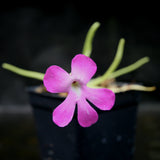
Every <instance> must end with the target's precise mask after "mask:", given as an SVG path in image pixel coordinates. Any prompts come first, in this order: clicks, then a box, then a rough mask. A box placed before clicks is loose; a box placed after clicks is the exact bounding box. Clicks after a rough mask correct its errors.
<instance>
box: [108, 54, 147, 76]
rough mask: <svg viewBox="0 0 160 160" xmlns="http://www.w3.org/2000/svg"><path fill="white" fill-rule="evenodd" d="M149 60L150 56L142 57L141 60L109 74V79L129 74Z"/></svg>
mask: <svg viewBox="0 0 160 160" xmlns="http://www.w3.org/2000/svg"><path fill="white" fill-rule="evenodd" d="M148 62H149V57H144V58H141V59H140V60H138V61H137V62H135V63H134V64H131V65H129V66H127V67H124V68H122V69H119V70H117V71H115V72H113V73H112V74H110V75H109V76H108V79H112V78H117V77H119V76H122V75H124V74H127V73H129V72H132V71H134V70H136V69H138V68H139V67H141V66H142V65H144V64H145V63H148Z"/></svg>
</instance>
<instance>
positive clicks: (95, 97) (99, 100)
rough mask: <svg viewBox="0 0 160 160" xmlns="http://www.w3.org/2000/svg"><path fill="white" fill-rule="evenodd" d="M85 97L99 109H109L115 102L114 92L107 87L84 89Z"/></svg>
mask: <svg viewBox="0 0 160 160" xmlns="http://www.w3.org/2000/svg"><path fill="white" fill-rule="evenodd" d="M84 90H85V91H84V93H85V96H86V98H87V99H88V100H89V101H90V102H91V103H93V104H94V105H95V106H96V107H98V108H99V109H101V110H110V109H111V108H112V107H113V105H114V103H115V94H114V93H113V92H112V91H111V90H109V89H107V88H88V87H86V88H85V89H84Z"/></svg>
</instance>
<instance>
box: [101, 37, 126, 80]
mask: <svg viewBox="0 0 160 160" xmlns="http://www.w3.org/2000/svg"><path fill="white" fill-rule="evenodd" d="M124 44H125V39H124V38H121V39H120V41H119V44H118V48H117V52H116V55H115V58H114V60H113V62H112V64H111V65H110V67H109V68H108V70H107V71H106V72H105V73H104V75H103V76H104V78H107V77H108V76H109V75H110V74H111V73H112V72H114V71H115V70H116V69H117V68H118V66H119V64H120V62H121V60H122V57H123V51H124Z"/></svg>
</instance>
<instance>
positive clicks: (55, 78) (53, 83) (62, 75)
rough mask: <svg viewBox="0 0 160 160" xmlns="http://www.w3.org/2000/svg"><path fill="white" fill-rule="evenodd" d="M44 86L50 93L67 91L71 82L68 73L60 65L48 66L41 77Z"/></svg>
mask: <svg viewBox="0 0 160 160" xmlns="http://www.w3.org/2000/svg"><path fill="white" fill-rule="evenodd" d="M43 83H44V86H45V87H46V89H47V91H49V92H51V93H60V92H67V91H68V90H69V87H70V84H71V83H72V81H71V78H70V75H69V74H68V73H67V72H66V71H65V70H63V69H62V68H61V67H59V66H56V65H53V66H50V67H49V68H48V69H47V71H46V73H45V75H44V79H43Z"/></svg>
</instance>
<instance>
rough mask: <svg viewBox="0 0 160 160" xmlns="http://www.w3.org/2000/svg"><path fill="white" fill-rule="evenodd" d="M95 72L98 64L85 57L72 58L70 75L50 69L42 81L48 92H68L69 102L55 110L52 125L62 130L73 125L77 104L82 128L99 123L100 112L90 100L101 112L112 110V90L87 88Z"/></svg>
mask: <svg viewBox="0 0 160 160" xmlns="http://www.w3.org/2000/svg"><path fill="white" fill-rule="evenodd" d="M96 70H97V66H96V64H95V62H94V61H93V60H92V59H91V58H89V57H87V56H85V55H83V54H78V55H76V56H75V57H74V58H73V59H72V63H71V73H70V74H69V73H67V72H66V71H65V70H63V69H62V68H61V67H59V66H56V65H53V66H50V67H49V68H48V69H47V71H46V73H45V76H44V79H43V82H44V86H45V87H46V89H47V91H48V92H51V93H61V92H67V93H68V95H67V97H66V99H65V100H64V101H63V102H62V103H61V104H60V105H59V106H58V107H57V108H55V109H54V111H53V122H54V123H55V124H57V125H58V126H59V127H65V126H67V125H68V124H69V123H70V122H71V120H72V118H73V115H74V111H75V108H76V104H77V111H78V122H79V124H80V125H81V126H82V127H89V126H91V125H92V124H94V123H96V122H97V120H98V114H97V112H96V111H95V110H94V109H93V108H92V107H91V106H90V104H89V103H88V102H87V100H89V101H90V102H91V103H93V104H94V105H95V106H96V107H98V108H99V109H101V110H110V109H111V108H112V107H113V105H114V102H115V94H114V93H113V92H112V91H111V90H109V89H106V88H89V87H87V83H88V82H89V80H90V79H91V78H92V76H93V75H94V74H95V72H96Z"/></svg>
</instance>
